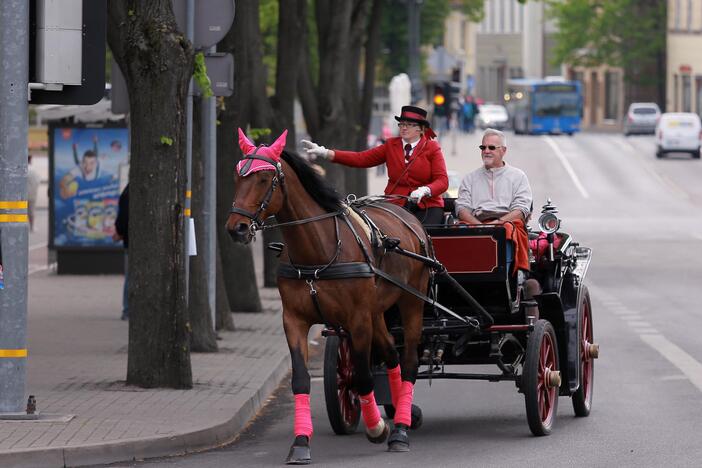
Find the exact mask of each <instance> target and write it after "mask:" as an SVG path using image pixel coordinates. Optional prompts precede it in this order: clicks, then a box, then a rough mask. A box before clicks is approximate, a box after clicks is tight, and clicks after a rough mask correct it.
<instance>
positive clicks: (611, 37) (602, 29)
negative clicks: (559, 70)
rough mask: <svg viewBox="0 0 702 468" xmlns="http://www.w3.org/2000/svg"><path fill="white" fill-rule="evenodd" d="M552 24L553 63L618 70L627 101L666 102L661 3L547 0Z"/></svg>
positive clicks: (663, 7) (651, 0)
mask: <svg viewBox="0 0 702 468" xmlns="http://www.w3.org/2000/svg"><path fill="white" fill-rule="evenodd" d="M548 13H549V15H550V16H551V17H552V18H554V19H555V20H556V23H557V25H558V31H557V32H556V36H555V42H556V45H555V48H554V62H556V63H568V64H571V65H575V66H578V65H580V66H586V67H592V66H599V65H604V64H606V65H610V66H615V67H621V68H622V69H623V70H624V78H625V80H626V81H627V82H628V83H629V84H630V86H628V87H627V99H626V100H627V101H629V102H631V101H634V100H642V99H643V100H650V99H651V96H656V100H657V101H658V102H659V103H660V104H663V103H664V102H665V50H666V44H665V40H666V2H665V1H664V0H610V1H607V2H603V1H601V0H570V1H568V2H559V1H555V0H548Z"/></svg>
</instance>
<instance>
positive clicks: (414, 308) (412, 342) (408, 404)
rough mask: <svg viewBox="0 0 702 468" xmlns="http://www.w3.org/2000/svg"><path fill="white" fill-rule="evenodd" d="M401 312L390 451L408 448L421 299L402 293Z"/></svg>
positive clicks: (420, 321)
mask: <svg viewBox="0 0 702 468" xmlns="http://www.w3.org/2000/svg"><path fill="white" fill-rule="evenodd" d="M397 305H398V307H399V308H400V313H401V315H402V328H403V334H404V339H405V345H404V348H403V351H402V373H401V377H402V386H401V388H400V394H399V396H398V398H397V405H395V420H394V422H395V427H394V428H393V430H392V433H391V434H390V437H389V438H388V450H389V451H391V452H408V451H409V436H408V435H407V430H408V429H409V427H410V425H411V424H412V396H413V393H414V383H415V382H416V380H417V369H418V356H417V346H419V340H420V338H421V336H422V310H423V307H424V304H423V302H422V301H421V299H418V298H416V297H415V296H412V295H408V294H405V295H403V296H402V297H401V298H400V300H399V301H398V303H397Z"/></svg>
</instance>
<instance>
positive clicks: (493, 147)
mask: <svg viewBox="0 0 702 468" xmlns="http://www.w3.org/2000/svg"><path fill="white" fill-rule="evenodd" d="M478 148H480V151H485V150H486V149H489V150H490V151H495V150H496V149H497V148H504V146H495V145H487V146H485V145H480V146H478Z"/></svg>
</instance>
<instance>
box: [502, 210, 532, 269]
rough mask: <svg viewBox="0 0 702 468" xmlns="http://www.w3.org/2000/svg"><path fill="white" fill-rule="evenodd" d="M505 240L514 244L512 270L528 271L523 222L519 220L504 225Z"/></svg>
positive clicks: (527, 248)
mask: <svg viewBox="0 0 702 468" xmlns="http://www.w3.org/2000/svg"><path fill="white" fill-rule="evenodd" d="M504 227H505V231H506V235H507V240H511V241H512V242H513V243H514V268H513V273H516V272H517V270H527V271H528V270H529V236H528V235H527V232H526V228H525V227H524V222H523V221H522V220H520V219H518V220H516V221H511V222H507V223H505V224H504Z"/></svg>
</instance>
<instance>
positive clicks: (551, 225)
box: [539, 212, 561, 234]
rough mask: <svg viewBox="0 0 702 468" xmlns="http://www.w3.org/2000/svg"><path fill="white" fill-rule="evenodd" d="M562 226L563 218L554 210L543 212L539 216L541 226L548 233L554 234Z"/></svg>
mask: <svg viewBox="0 0 702 468" xmlns="http://www.w3.org/2000/svg"><path fill="white" fill-rule="evenodd" d="M560 226H561V220H560V219H558V216H556V215H555V214H554V213H552V212H546V213H542V214H541V216H539V227H540V228H541V230H542V231H543V232H545V233H546V234H553V233H554V232H556V231H558V228H559V227H560Z"/></svg>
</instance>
